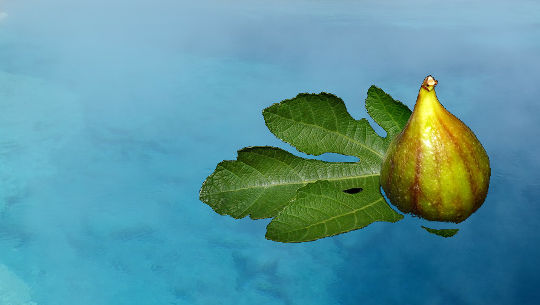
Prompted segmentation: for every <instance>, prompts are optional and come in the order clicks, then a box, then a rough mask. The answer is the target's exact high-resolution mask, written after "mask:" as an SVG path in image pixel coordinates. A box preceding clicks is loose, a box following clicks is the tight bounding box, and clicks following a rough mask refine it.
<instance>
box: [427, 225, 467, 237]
mask: <svg viewBox="0 0 540 305" xmlns="http://www.w3.org/2000/svg"><path fill="white" fill-rule="evenodd" d="M421 227H422V228H424V229H425V230H426V231H428V232H429V233H432V234H436V235H439V236H442V237H452V236H454V235H456V234H457V232H458V231H459V229H431V228H428V227H424V226H421Z"/></svg>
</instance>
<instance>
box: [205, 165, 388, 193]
mask: <svg viewBox="0 0 540 305" xmlns="http://www.w3.org/2000/svg"><path fill="white" fill-rule="evenodd" d="M228 171H230V170H228ZM376 176H380V174H370V175H359V176H349V177H339V178H319V179H310V180H302V181H299V182H291V183H268V184H262V185H257V186H252V187H242V188H237V189H231V190H225V191H219V192H215V193H212V194H215V195H218V194H222V193H230V192H236V191H242V190H249V189H256V188H269V187H274V186H284V185H293V184H308V183H312V182H317V181H320V180H323V181H336V180H348V179H358V178H369V177H376Z"/></svg>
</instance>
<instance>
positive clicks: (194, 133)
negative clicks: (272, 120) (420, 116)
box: [0, 0, 540, 305]
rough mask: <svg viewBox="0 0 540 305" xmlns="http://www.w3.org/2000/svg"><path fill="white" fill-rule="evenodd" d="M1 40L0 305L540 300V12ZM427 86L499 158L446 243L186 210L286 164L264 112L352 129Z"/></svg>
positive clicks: (112, 6) (119, 13) (364, 15)
mask: <svg viewBox="0 0 540 305" xmlns="http://www.w3.org/2000/svg"><path fill="white" fill-rule="evenodd" d="M403 2H405V3H403ZM0 19H1V20H0V305H22V304H25V305H31V304H32V305H68V304H69V305H73V304H77V305H87V304H88V305H100V304H114V305H123V304H126V305H127V304H130V305H135V304H141V305H154V304H155V305H164V304H190V305H191V304H193V305H214V304H223V305H229V304H231V305H233V304H234V305H237V304H238V305H242V304H246V305H247V304H249V305H251V304H271V305H274V304H276V305H282V304H283V305H318V304H343V305H353V304H354V305H356V304H367V305H369V304H426V305H427V304H430V305H436V304H501V305H502V304H504V305H509V304H537V303H536V302H537V301H538V299H540V290H539V289H538V286H539V285H540V264H538V261H537V260H538V258H539V257H540V238H539V237H538V232H539V231H540V221H539V217H540V204H539V203H540V199H539V198H540V182H539V181H540V179H539V178H540V175H539V172H540V161H539V157H538V156H539V155H540V140H539V137H538V127H540V126H539V125H540V124H539V123H538V115H539V114H540V103H539V98H538V97H539V96H540V86H539V85H538V84H540V3H539V2H537V1H524V0H519V1H487V0H484V1H474V2H472V3H471V2H470V1H463V0H459V1H420V0H413V1H397V0H390V1H371V0H369V1H353V0H337V1H335V0H334V1H326V0H318V1H315V0H310V1H308V0H289V1H284V0H278V1H270V0H268V1H263V0H259V1H247V0H245V1H244V0H231V1H218V0H213V1H212V0H201V1H198V2H196V3H195V1H173V0H154V1H143V0H130V1H128V0H92V1H91V0H80V1H72V0H49V1H32V0H27V1H22V0H17V1H16V0H3V1H2V0H0ZM428 74H432V75H434V76H435V77H436V78H437V79H438V80H439V86H438V87H437V90H438V91H437V92H438V96H439V98H440V99H441V101H442V103H443V104H444V105H445V106H446V107H447V108H448V109H449V110H450V111H452V112H453V113H454V114H456V115H457V116H458V117H460V118H461V119H462V120H463V121H465V122H466V123H467V124H468V125H469V126H470V127H471V128H472V129H473V130H474V131H475V133H476V135H477V136H478V138H479V139H480V140H481V141H482V143H483V144H484V147H485V148H486V150H487V151H488V154H489V156H490V159H491V166H492V177H491V181H492V182H491V185H490V191H489V195H488V198H487V200H486V202H485V203H484V205H483V206H482V208H481V209H480V210H478V211H477V212H476V213H475V214H474V215H473V216H471V217H470V218H469V219H468V220H467V221H465V222H464V223H462V224H460V225H459V228H460V229H461V230H460V232H459V233H458V234H457V235H456V236H455V237H454V238H450V239H444V238H441V237H437V236H434V235H431V234H428V233H427V232H425V231H424V230H422V229H421V228H420V227H419V225H420V224H426V223H424V222H421V221H419V220H418V219H415V218H411V217H409V216H407V217H406V218H405V220H403V221H401V222H399V223H397V224H389V223H376V224H373V225H370V226H369V227H367V228H365V229H362V230H358V231H354V232H350V233H347V234H343V235H339V236H336V237H332V238H326V239H322V240H319V241H315V242H310V243H303V244H281V243H275V242H271V241H267V240H265V239H264V233H265V227H266V224H267V223H268V220H259V221H252V220H249V219H243V220H234V219H232V218H230V217H227V216H220V215H217V214H215V213H214V212H213V211H212V210H211V208H210V207H208V206H207V205H205V204H203V203H201V202H200V201H199V200H198V191H199V188H200V185H201V183H202V181H203V180H204V179H205V178H206V176H208V175H209V174H210V173H211V172H212V171H213V170H214V168H215V166H216V164H217V163H218V162H220V161H221V160H223V159H234V158H235V157H236V150H238V149H240V148H242V147H245V146H252V145H274V146H279V147H282V148H285V149H288V150H289V151H291V152H295V151H294V149H293V148H291V147H290V146H288V145H286V144H284V143H281V142H280V141H279V140H277V139H276V138H274V137H273V135H272V134H271V133H270V132H269V131H268V130H267V129H266V127H265V125H264V121H263V118H262V115H261V110H262V109H263V108H265V107H267V106H269V105H270V104H272V103H274V102H278V101H281V100H283V99H286V98H291V97H294V96H295V95H296V94H297V93H298V92H320V91H327V92H331V93H334V94H336V95H338V96H340V97H342V98H343V99H344V100H345V102H346V104H347V107H348V109H349V110H350V112H351V114H352V115H353V116H354V117H356V118H360V117H365V116H366V112H365V110H364V108H363V101H364V99H365V96H366V92H367V89H368V88H369V86H370V85H372V84H376V85H377V86H379V87H381V88H383V89H384V90H385V91H387V92H389V93H390V94H392V96H393V97H395V98H397V99H399V100H401V101H403V102H404V103H405V104H407V105H408V106H409V107H412V106H413V105H414V101H415V99H416V94H417V92H418V88H419V84H420V83H421V81H422V79H423V78H424V77H425V76H426V75H428ZM377 130H379V131H380V128H379V129H377ZM295 153H296V152H295ZM299 155H301V154H299ZM322 158H323V159H325V160H345V159H346V158H343V157H339V156H335V155H330V156H323V157H322ZM434 226H435V227H437V225H434ZM439 227H440V226H439ZM442 227H444V226H442ZM447 227H448V226H447ZM451 227H453V226H451Z"/></svg>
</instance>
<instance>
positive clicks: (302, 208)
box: [266, 177, 403, 242]
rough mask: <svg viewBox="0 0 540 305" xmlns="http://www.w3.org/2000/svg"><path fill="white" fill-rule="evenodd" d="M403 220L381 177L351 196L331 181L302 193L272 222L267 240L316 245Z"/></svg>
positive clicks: (306, 189) (299, 192)
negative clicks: (382, 186)
mask: <svg viewBox="0 0 540 305" xmlns="http://www.w3.org/2000/svg"><path fill="white" fill-rule="evenodd" d="M402 218H403V215H401V214H398V213H396V212H395V211H394V210H393V209H392V208H390V207H389V206H388V204H387V203H386V202H385V200H384V198H383V197H382V196H381V193H380V191H379V180H378V177H372V178H371V179H369V180H366V181H365V184H363V190H362V191H361V192H359V193H357V194H347V193H345V192H342V191H340V190H339V189H336V188H335V187H334V186H333V185H331V184H330V183H328V182H327V181H317V182H314V183H310V184H308V185H306V186H305V187H303V188H301V189H299V190H298V192H297V195H296V196H295V198H294V199H293V200H292V201H291V203H290V204H289V205H288V206H286V207H285V208H284V209H283V210H282V211H281V212H280V213H279V215H278V216H277V217H276V218H274V219H273V220H272V221H271V222H270V224H269V225H268V227H267V231H266V238H267V239H270V240H274V241H280V242H304V241H312V240H316V239H319V238H323V237H327V236H332V235H336V234H340V233H344V232H348V231H351V230H356V229H360V228H363V227H365V226H367V225H369V224H370V223H373V222H376V221H388V222H396V221H398V220H400V219H402Z"/></svg>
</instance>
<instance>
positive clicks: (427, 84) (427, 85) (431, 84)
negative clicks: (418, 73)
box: [422, 75, 438, 91]
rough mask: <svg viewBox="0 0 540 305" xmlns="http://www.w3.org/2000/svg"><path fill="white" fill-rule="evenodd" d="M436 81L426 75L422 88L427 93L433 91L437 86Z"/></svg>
mask: <svg viewBox="0 0 540 305" xmlns="http://www.w3.org/2000/svg"><path fill="white" fill-rule="evenodd" d="M437 83H438V82H437V80H436V79H434V78H433V76H431V75H428V76H426V78H424V82H422V88H424V89H426V90H427V91H431V90H433V88H435V86H437Z"/></svg>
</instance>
